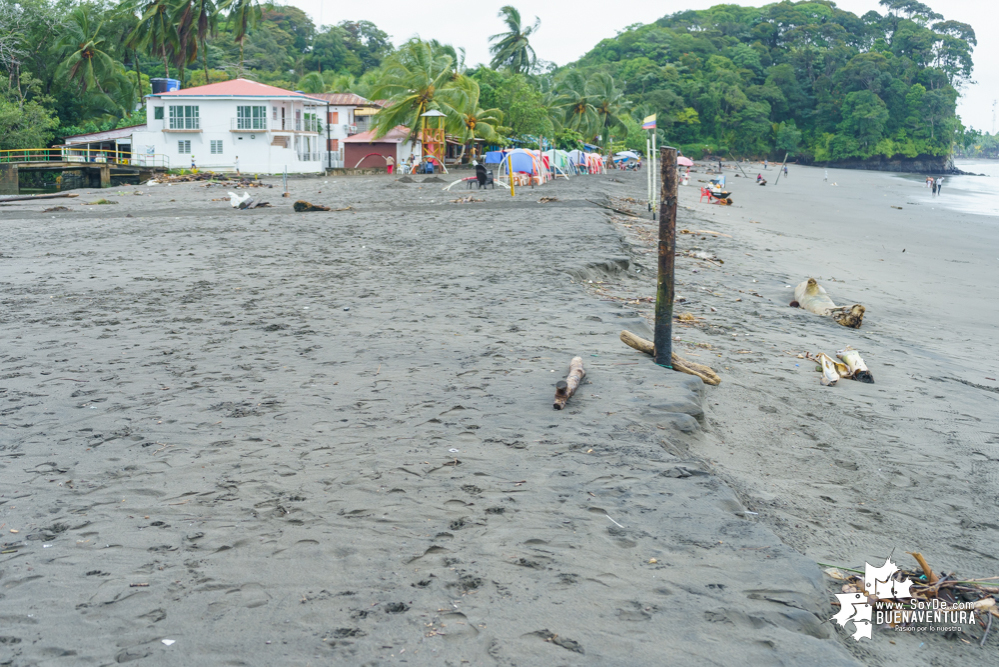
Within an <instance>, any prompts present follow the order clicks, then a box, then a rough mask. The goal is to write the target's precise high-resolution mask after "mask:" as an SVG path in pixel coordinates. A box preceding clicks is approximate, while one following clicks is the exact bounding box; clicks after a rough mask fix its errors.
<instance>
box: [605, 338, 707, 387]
mask: <svg viewBox="0 0 999 667" xmlns="http://www.w3.org/2000/svg"><path fill="white" fill-rule="evenodd" d="M621 342H622V343H624V344H625V345H627V346H628V347H632V348H634V349H636V350H638V351H639V352H644V353H645V354H649V355H652V356H653V357H654V356H655V353H656V346H655V344H654V343H653V342H652V341H651V340H645V339H644V338H642V337H641V336H636V335H635V334H633V333H631V332H630V331H627V330H625V331H622V332H621ZM670 357H671V360H672V362H673V370H675V371H680V372H681V373H686V374H687V375H696V376H697V377H699V378H701V380H702V381H703V382H704V384H710V385H718V384H720V383H721V378H720V377H719V376H718V373H715V371H714V369H712V368H711V367H710V366H705V365H704V364H699V363H697V362H695V361H689V360H687V359H684V358H683V357H681V356H678V355H677V354H676V353H675V352H671V353H670Z"/></svg>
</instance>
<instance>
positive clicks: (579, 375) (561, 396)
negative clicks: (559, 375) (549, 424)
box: [552, 357, 586, 410]
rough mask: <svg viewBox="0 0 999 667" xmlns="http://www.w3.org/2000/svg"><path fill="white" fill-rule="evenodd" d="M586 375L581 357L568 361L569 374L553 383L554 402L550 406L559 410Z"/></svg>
mask: <svg viewBox="0 0 999 667" xmlns="http://www.w3.org/2000/svg"><path fill="white" fill-rule="evenodd" d="M585 376H586V371H585V370H583V358H582V357H573V358H572V361H570V362H569V375H568V377H566V378H565V379H564V380H559V381H558V383H557V384H556V385H555V403H554V404H553V406H552V407H554V408H555V409H556V410H561V409H562V408H564V407H565V404H566V403H567V402H568V401H569V399H570V398H572V395H573V394H575V393H576V388H577V387H579V383H580V382H582V381H583V378H584V377H585Z"/></svg>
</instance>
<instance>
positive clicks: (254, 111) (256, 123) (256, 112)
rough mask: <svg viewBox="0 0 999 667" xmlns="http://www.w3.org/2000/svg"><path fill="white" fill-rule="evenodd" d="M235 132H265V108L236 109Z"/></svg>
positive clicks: (247, 107)
mask: <svg viewBox="0 0 999 667" xmlns="http://www.w3.org/2000/svg"><path fill="white" fill-rule="evenodd" d="M236 129H237V130H266V129H267V107H249V106H246V107H242V106H240V107H236Z"/></svg>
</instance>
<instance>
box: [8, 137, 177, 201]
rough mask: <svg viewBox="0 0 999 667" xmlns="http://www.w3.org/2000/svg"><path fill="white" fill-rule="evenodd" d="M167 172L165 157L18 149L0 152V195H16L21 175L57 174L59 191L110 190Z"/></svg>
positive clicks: (89, 150) (167, 163)
mask: <svg viewBox="0 0 999 667" xmlns="http://www.w3.org/2000/svg"><path fill="white" fill-rule="evenodd" d="M169 168H170V158H169V157H167V156H166V155H158V154H146V153H132V152H129V151H118V150H94V149H91V148H67V147H64V146H58V147H55V148H19V149H14V150H5V151H0V195H17V194H20V187H21V186H20V181H21V175H22V174H27V173H32V172H45V171H48V172H59V178H58V182H59V189H60V190H72V189H75V188H87V187H90V188H110V187H111V186H112V185H114V183H115V181H117V182H118V183H121V182H125V181H136V182H138V181H142V180H146V179H148V178H151V177H152V176H153V175H154V174H155V173H156V172H157V171H164V170H167V169H169Z"/></svg>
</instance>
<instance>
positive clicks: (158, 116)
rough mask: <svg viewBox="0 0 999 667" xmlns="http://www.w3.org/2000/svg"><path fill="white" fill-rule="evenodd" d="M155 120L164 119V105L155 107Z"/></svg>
mask: <svg viewBox="0 0 999 667" xmlns="http://www.w3.org/2000/svg"><path fill="white" fill-rule="evenodd" d="M153 120H163V107H153Z"/></svg>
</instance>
